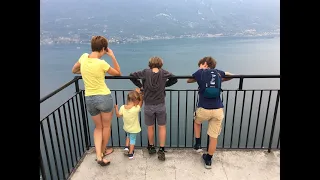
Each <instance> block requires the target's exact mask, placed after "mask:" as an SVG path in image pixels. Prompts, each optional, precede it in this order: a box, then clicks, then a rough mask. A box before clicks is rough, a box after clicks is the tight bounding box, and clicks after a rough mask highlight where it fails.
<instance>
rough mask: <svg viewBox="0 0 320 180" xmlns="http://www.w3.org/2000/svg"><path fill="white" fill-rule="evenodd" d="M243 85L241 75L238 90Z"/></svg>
mask: <svg viewBox="0 0 320 180" xmlns="http://www.w3.org/2000/svg"><path fill="white" fill-rule="evenodd" d="M242 87H243V77H240V81H239V89H238V90H242Z"/></svg>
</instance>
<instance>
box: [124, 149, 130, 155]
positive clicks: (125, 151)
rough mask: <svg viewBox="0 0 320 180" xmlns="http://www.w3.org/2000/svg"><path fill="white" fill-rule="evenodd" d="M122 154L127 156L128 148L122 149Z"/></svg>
mask: <svg viewBox="0 0 320 180" xmlns="http://www.w3.org/2000/svg"><path fill="white" fill-rule="evenodd" d="M123 152H124V154H125V155H128V154H129V148H127V147H125V148H124V149H123Z"/></svg>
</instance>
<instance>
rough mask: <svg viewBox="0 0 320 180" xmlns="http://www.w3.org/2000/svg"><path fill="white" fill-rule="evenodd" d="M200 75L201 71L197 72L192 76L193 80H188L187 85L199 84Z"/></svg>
mask: <svg viewBox="0 0 320 180" xmlns="http://www.w3.org/2000/svg"><path fill="white" fill-rule="evenodd" d="M199 75H200V71H199V70H198V71H196V72H195V73H193V74H192V78H189V79H188V80H187V83H195V82H197V78H198V76H199Z"/></svg>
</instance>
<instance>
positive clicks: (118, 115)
mask: <svg viewBox="0 0 320 180" xmlns="http://www.w3.org/2000/svg"><path fill="white" fill-rule="evenodd" d="M114 109H115V111H116V116H117V117H118V118H119V117H121V116H122V114H120V113H119V109H118V105H117V104H115V105H114Z"/></svg>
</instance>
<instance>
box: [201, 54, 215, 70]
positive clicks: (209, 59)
mask: <svg viewBox="0 0 320 180" xmlns="http://www.w3.org/2000/svg"><path fill="white" fill-rule="evenodd" d="M204 63H207V65H208V67H209V68H210V69H214V68H216V65H217V61H216V60H215V59H213V58H212V57H211V56H207V57H204V58H202V59H200V60H199V62H198V66H199V67H200V64H204Z"/></svg>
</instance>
